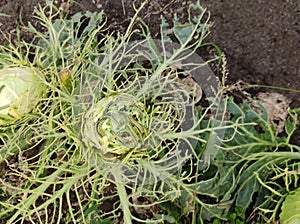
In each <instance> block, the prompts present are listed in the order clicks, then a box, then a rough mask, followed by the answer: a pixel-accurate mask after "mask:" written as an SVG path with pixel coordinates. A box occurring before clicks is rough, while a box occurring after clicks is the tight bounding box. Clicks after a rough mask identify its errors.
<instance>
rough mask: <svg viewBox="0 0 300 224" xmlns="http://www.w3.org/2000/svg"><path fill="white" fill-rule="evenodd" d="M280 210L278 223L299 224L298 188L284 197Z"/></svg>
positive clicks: (299, 202)
mask: <svg viewBox="0 0 300 224" xmlns="http://www.w3.org/2000/svg"><path fill="white" fill-rule="evenodd" d="M281 210H282V212H281V214H280V223H282V224H300V188H297V189H296V190H295V191H294V192H292V193H291V194H290V195H288V196H287V197H286V199H285V201H284V202H283V204H282V207H281Z"/></svg>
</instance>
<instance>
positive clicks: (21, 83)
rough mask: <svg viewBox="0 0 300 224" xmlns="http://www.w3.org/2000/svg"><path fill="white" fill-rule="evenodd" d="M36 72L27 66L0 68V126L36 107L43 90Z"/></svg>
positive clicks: (14, 120) (13, 120)
mask: <svg viewBox="0 0 300 224" xmlns="http://www.w3.org/2000/svg"><path fill="white" fill-rule="evenodd" d="M38 74H39V72H38V70H36V69H33V68H28V67H13V68H2V69H0V126H4V125H9V124H12V123H14V122H16V121H17V120H19V119H20V118H22V117H23V115H25V114H28V113H29V112H31V111H32V110H33V109H34V108H35V107H36V105H37V102H38V100H39V99H40V98H41V97H42V95H43V93H44V90H45V85H44V84H43V83H42V81H41V80H40V79H39V76H38Z"/></svg>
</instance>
